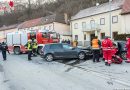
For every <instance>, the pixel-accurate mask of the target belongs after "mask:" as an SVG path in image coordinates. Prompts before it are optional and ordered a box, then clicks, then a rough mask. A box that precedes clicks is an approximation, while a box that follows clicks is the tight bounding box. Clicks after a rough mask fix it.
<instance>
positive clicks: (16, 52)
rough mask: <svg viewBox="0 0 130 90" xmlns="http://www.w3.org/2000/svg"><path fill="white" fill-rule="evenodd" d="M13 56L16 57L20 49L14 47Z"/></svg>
mask: <svg viewBox="0 0 130 90" xmlns="http://www.w3.org/2000/svg"><path fill="white" fill-rule="evenodd" d="M14 54H16V55H19V54H20V47H14Z"/></svg>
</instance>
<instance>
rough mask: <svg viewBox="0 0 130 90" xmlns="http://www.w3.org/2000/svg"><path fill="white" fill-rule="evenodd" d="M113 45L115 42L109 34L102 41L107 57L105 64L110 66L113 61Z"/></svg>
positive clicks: (104, 53) (105, 56) (104, 55)
mask: <svg viewBox="0 0 130 90" xmlns="http://www.w3.org/2000/svg"><path fill="white" fill-rule="evenodd" d="M112 47H113V43H112V41H111V40H110V39H109V37H108V36H106V37H105V39H104V40H103V41H102V49H103V57H104V59H105V65H108V66H110V65H111V63H112Z"/></svg>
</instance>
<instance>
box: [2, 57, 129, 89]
mask: <svg viewBox="0 0 130 90" xmlns="http://www.w3.org/2000/svg"><path fill="white" fill-rule="evenodd" d="M76 66H78V67H82V68H83V70H82V69H80V68H78V67H73V66H68V65H64V64H61V63H58V62H46V61H44V60H42V59H41V58H40V57H33V60H32V61H27V55H19V56H16V55H8V60H7V61H6V62H4V63H3V67H4V72H5V74H4V77H5V78H6V82H5V83H6V84H8V85H9V86H10V87H9V88H10V90H114V89H115V90H116V89H130V87H129V86H127V85H123V84H119V83H117V82H115V81H114V80H115V79H113V78H104V77H110V76H112V75H117V77H120V78H122V77H123V78H127V77H128V80H127V79H123V80H125V81H126V82H129V80H130V79H129V76H130V75H129V69H127V68H129V65H128V64H124V65H112V66H111V67H106V66H105V65H104V63H102V62H100V63H92V62H91V61H86V62H84V63H81V64H79V65H76ZM117 68H119V69H117ZM85 69H86V70H85ZM87 69H88V70H87ZM90 69H92V71H90ZM109 69H110V70H112V71H111V72H110V70H109ZM124 70H127V73H125V72H126V71H124ZM93 71H98V72H93ZM100 72H101V74H100ZM108 72H109V73H110V74H109V75H104V74H108ZM111 73H113V74H111ZM118 73H119V75H118ZM120 73H121V74H120ZM123 73H124V74H123ZM100 75H101V76H100ZM103 75H104V77H103ZM128 75H129V76H128ZM0 90H1V89H0Z"/></svg>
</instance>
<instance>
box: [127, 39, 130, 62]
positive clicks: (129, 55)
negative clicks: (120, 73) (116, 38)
mask: <svg viewBox="0 0 130 90" xmlns="http://www.w3.org/2000/svg"><path fill="white" fill-rule="evenodd" d="M126 40H127V42H126V49H127V55H126V58H127V61H126V62H127V63H130V37H126Z"/></svg>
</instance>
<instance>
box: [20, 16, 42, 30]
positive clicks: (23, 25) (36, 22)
mask: <svg viewBox="0 0 130 90" xmlns="http://www.w3.org/2000/svg"><path fill="white" fill-rule="evenodd" d="M41 22H42V18H37V19H32V20H28V21H25V22H23V23H21V24H20V25H19V26H18V28H19V29H23V28H30V27H34V26H38V25H41Z"/></svg>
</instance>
